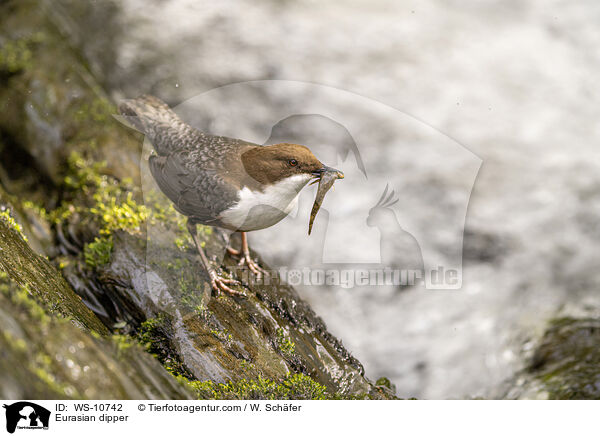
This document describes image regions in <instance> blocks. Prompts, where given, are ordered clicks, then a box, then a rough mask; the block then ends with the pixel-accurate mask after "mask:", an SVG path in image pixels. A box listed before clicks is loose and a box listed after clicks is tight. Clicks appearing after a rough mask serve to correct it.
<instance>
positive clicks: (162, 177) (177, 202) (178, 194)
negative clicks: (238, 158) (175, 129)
mask: <svg viewBox="0 0 600 436" xmlns="http://www.w3.org/2000/svg"><path fill="white" fill-rule="evenodd" d="M188 161H189V153H188V152H186V151H180V152H176V153H171V154H169V155H168V156H150V159H149V165H150V171H151V173H152V176H153V177H154V180H156V183H157V184H158V186H159V187H160V189H161V191H162V192H163V193H164V194H165V195H166V196H167V197H168V198H169V199H170V200H171V201H172V202H173V204H174V206H175V209H177V210H178V211H179V212H181V213H182V214H184V215H186V216H188V217H192V218H194V219H195V220H197V221H199V222H201V223H203V224H213V225H218V224H219V219H218V217H219V215H220V213H221V211H223V210H224V209H225V208H227V207H228V206H229V205H230V204H232V203H233V202H235V201H236V200H237V190H236V189H235V187H234V186H232V185H231V184H229V183H227V182H226V181H225V180H224V179H223V178H222V177H221V176H220V175H219V172H218V171H217V170H215V169H211V168H201V167H198V166H193V167H191V168H190V166H189V165H186V163H187V162H188ZM216 192H218V193H219V194H218V195H211V193H216Z"/></svg>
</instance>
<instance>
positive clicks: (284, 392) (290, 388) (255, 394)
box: [179, 374, 332, 400]
mask: <svg viewBox="0 0 600 436" xmlns="http://www.w3.org/2000/svg"><path fill="white" fill-rule="evenodd" d="M179 380H180V381H181V382H182V383H184V384H186V385H187V386H188V387H189V388H191V389H192V390H193V391H194V392H195V393H196V395H197V396H198V398H199V399H215V400H325V399H328V398H332V397H331V396H330V395H328V394H327V392H326V388H325V386H323V385H321V384H319V383H317V382H316V381H314V380H313V379H311V378H310V377H308V376H306V375H304V374H293V375H292V374H288V376H287V377H286V378H284V379H283V380H281V381H279V382H277V381H274V380H270V379H267V378H263V377H260V376H259V377H258V378H257V379H254V380H247V379H243V380H240V381H237V382H229V383H214V382H212V381H210V380H208V381H189V380H185V379H183V378H181V377H180V378H179Z"/></svg>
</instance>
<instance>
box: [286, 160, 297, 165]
mask: <svg viewBox="0 0 600 436" xmlns="http://www.w3.org/2000/svg"><path fill="white" fill-rule="evenodd" d="M288 163H289V164H290V166H291V167H295V166H296V165H298V161H297V160H296V159H290V160H288Z"/></svg>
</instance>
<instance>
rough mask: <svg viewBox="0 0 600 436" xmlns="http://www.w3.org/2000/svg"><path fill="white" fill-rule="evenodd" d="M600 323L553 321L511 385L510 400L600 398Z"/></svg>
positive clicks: (508, 397)
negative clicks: (599, 364) (599, 345)
mask: <svg viewBox="0 0 600 436" xmlns="http://www.w3.org/2000/svg"><path fill="white" fill-rule="evenodd" d="M598 344H600V320H598V319H597V318H580V319H576V318H568V317H567V318H558V319H555V320H553V321H552V322H551V323H550V325H549V326H548V328H547V330H546V331H545V332H544V334H543V336H542V337H541V338H540V339H539V340H538V341H537V343H536V345H535V348H534V349H533V352H531V351H529V353H526V354H527V355H529V357H528V359H527V362H528V364H527V366H526V368H525V369H523V371H521V372H520V373H519V374H517V375H516V376H515V377H514V379H512V380H511V381H510V383H509V385H510V387H509V388H508V389H507V390H506V392H505V393H504V396H503V397H504V398H507V399H552V400H597V399H600V367H599V366H598V363H599V362H600V351H599V350H600V349H599V348H598Z"/></svg>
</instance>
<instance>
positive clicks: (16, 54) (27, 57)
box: [0, 32, 44, 73]
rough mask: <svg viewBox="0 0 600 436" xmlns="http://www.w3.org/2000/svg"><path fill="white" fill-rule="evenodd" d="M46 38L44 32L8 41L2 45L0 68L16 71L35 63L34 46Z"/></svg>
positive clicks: (0, 49)
mask: <svg viewBox="0 0 600 436" xmlns="http://www.w3.org/2000/svg"><path fill="white" fill-rule="evenodd" d="M43 39H44V35H43V34H42V33H39V32H38V33H34V34H33V35H30V36H27V37H25V38H19V39H15V40H11V41H6V42H5V43H4V44H3V45H2V47H0V70H4V71H8V72H9V73H16V72H19V71H21V70H26V69H29V68H30V67H31V66H32V65H33V60H34V56H33V51H32V46H33V45H34V44H36V43H39V42H41V41H42V40H43Z"/></svg>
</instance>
